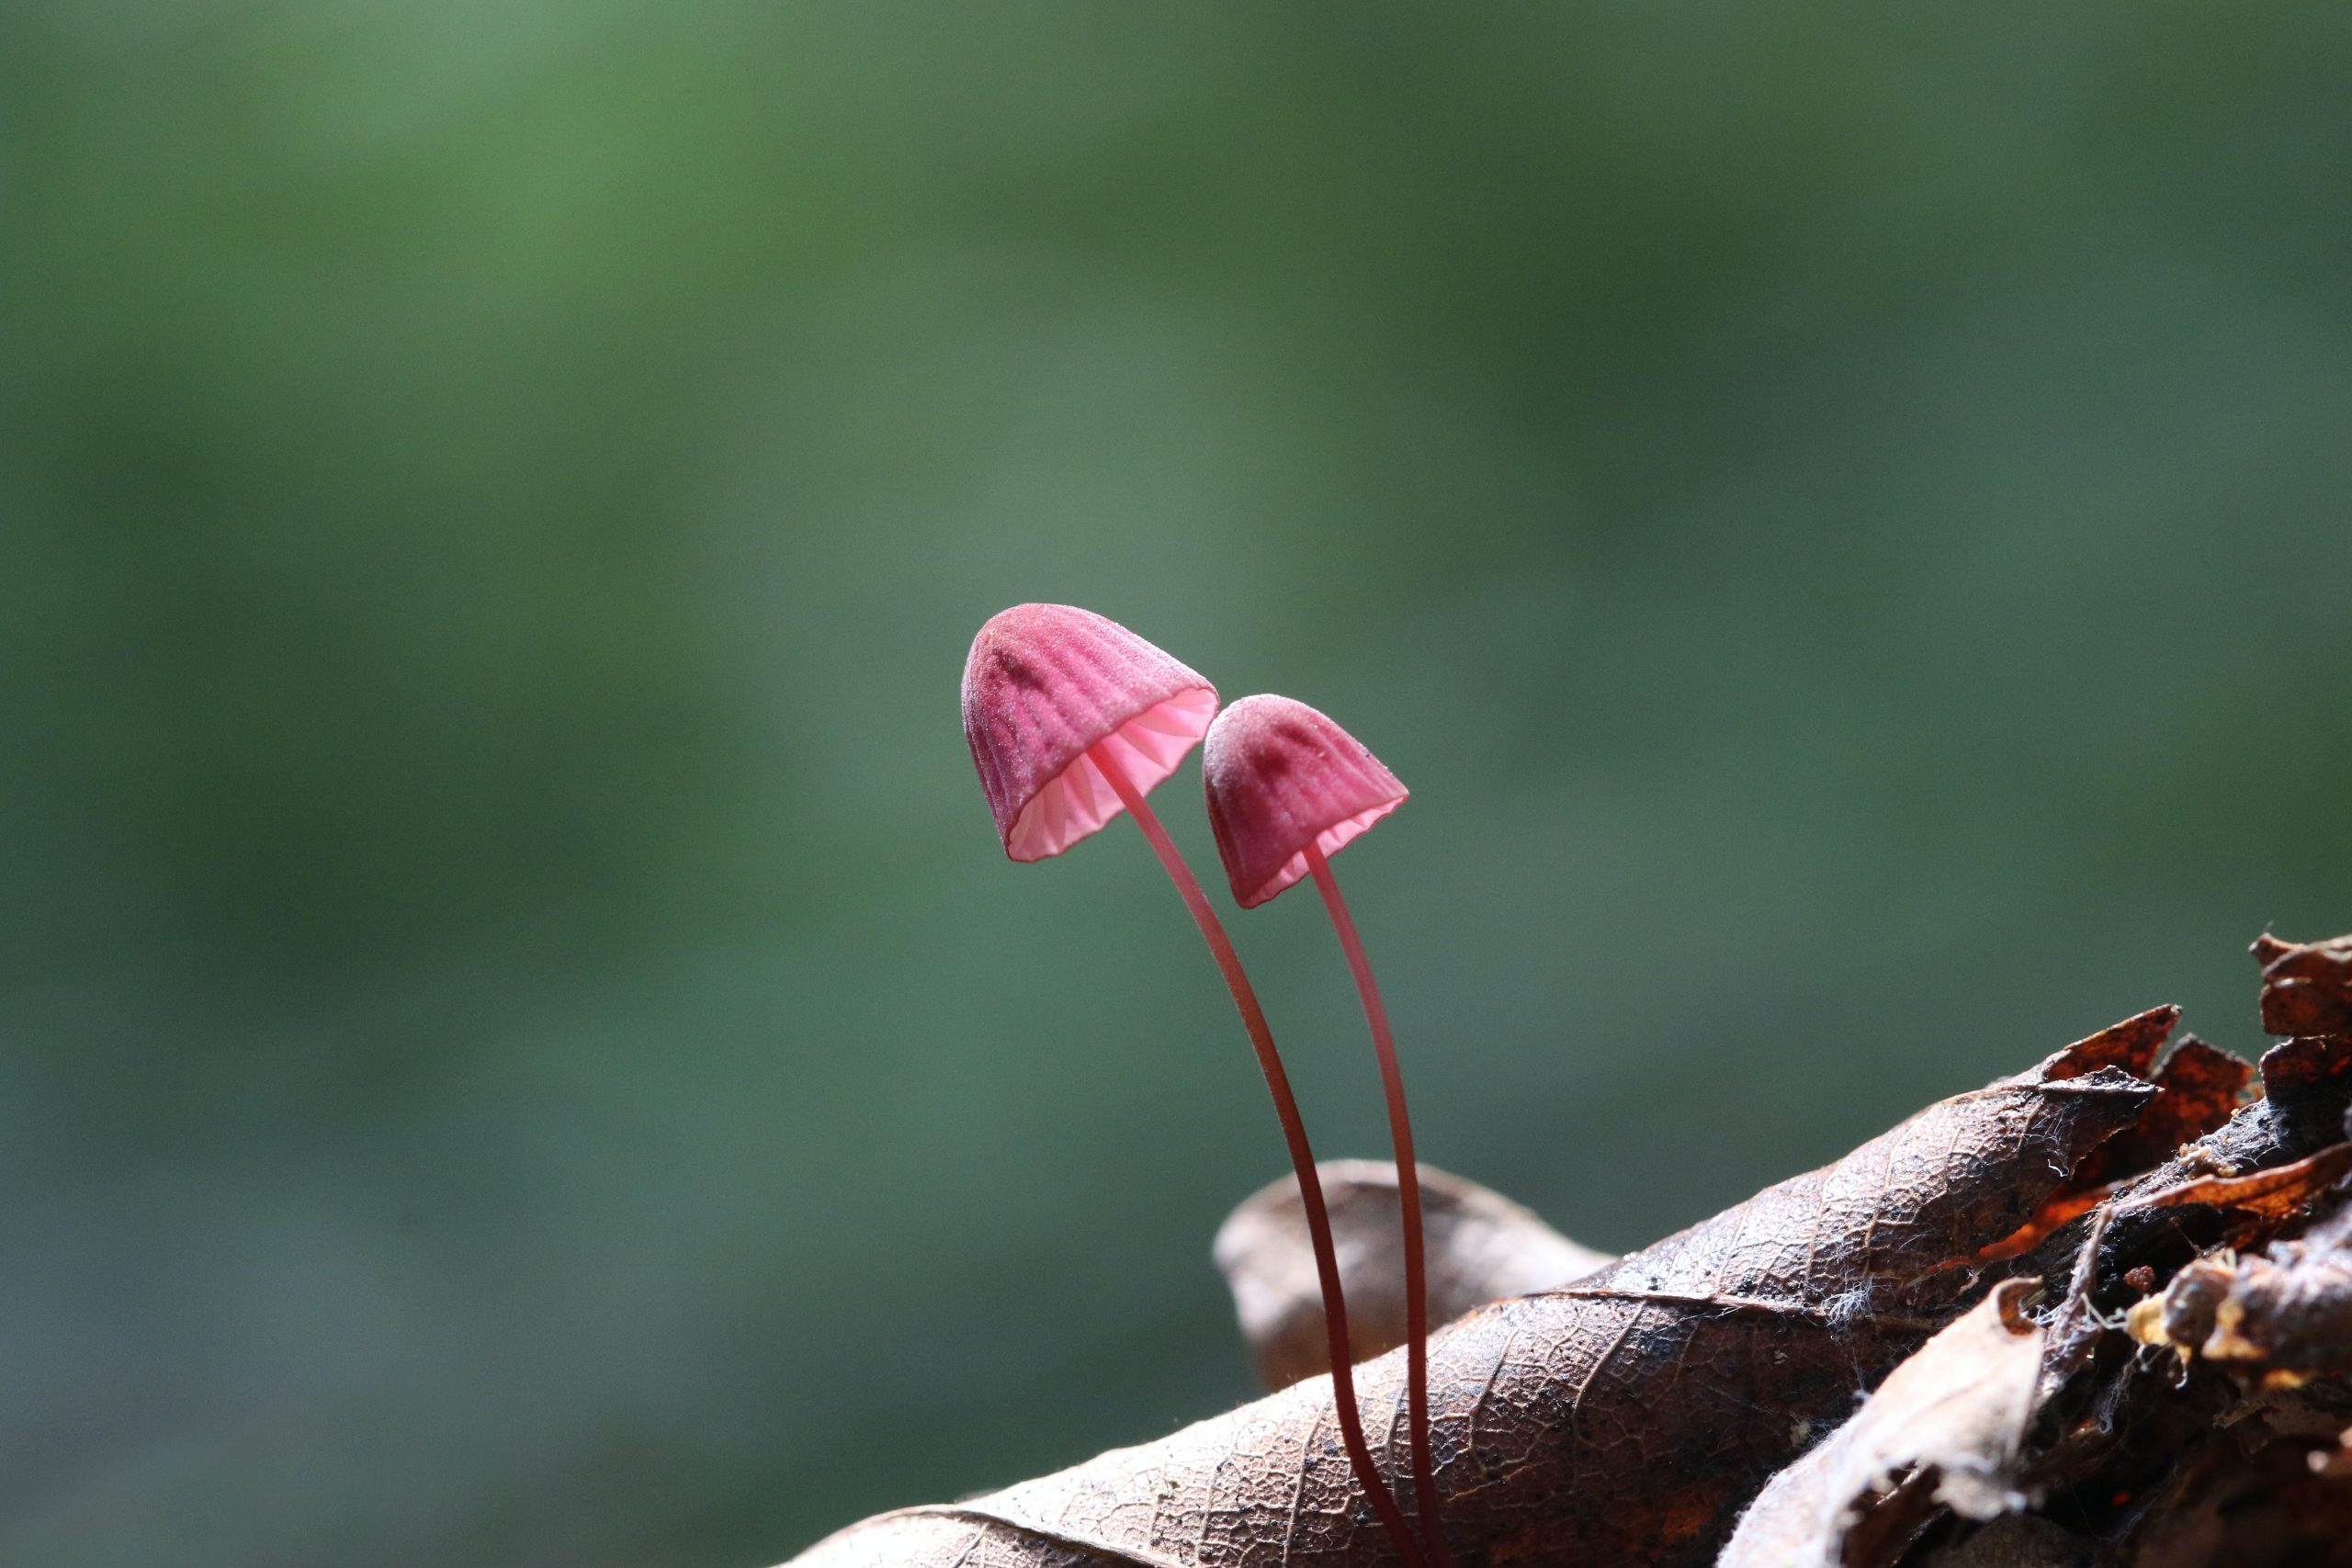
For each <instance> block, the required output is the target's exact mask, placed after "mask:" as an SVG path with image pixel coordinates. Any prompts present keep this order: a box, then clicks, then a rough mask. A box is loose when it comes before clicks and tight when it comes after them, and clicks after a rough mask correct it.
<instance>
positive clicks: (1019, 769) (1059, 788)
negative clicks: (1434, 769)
mask: <svg viewBox="0 0 2352 1568" xmlns="http://www.w3.org/2000/svg"><path fill="white" fill-rule="evenodd" d="M1215 715H1216V687H1214V686H1212V685H1210V684H1209V683H1208V682H1207V681H1205V680H1204V679H1202V677H1201V676H1199V675H1197V674H1195V673H1194V672H1193V671H1192V670H1190V669H1188V668H1187V667H1185V666H1184V665H1182V664H1181V663H1179V662H1177V660H1174V659H1172V658H1170V657H1169V656H1168V655H1167V654H1166V653H1163V652H1161V651H1160V650H1159V649H1157V648H1155V647H1153V646H1152V645H1151V644H1150V643H1148V642H1146V641H1145V640H1144V639H1143V638H1141V637H1137V636H1136V634H1135V633H1133V632H1131V631H1129V630H1127V628H1126V627H1125V626H1120V625H1119V624H1118V623H1117V622H1115V621H1112V620H1107V619H1105V618H1104V617H1103V616H1101V615H1095V614H1094V613H1093V612H1092V611H1090V610H1080V609H1077V608H1075V607H1073V606H1071V605H1068V604H1016V605H1014V606H1013V607H1012V609H1010V610H1006V611H1003V612H1001V613H1000V614H998V615H994V616H991V617H990V618H989V622H988V624H987V625H985V626H981V627H980V630H979V635H978V636H977V637H974V638H973V639H972V651H971V654H970V656H969V657H968V658H967V660H965V663H964V739H965V740H966V741H967V743H968V744H969V745H970V747H971V749H972V765H973V767H974V768H975V769H977V770H978V773H979V775H980V788H981V791H982V792H983V793H984V794H985V795H987V796H988V801H989V813H990V814H991V815H992V816H993V817H994V818H996V827H997V833H998V836H999V837H1000V838H1001V839H1002V840H1003V841H1004V852H1005V853H1006V854H1007V855H1008V856H1010V857H1011V858H1012V859H1013V860H1016V861H1039V860H1046V859H1048V858H1050V857H1051V856H1054V855H1057V854H1060V853H1061V852H1063V851H1064V850H1067V849H1069V847H1070V846H1071V845H1073V844H1075V843H1077V842H1079V841H1080V840H1082V839H1086V838H1088V837H1090V836H1091V835H1092V834H1094V833H1096V832H1098V831H1100V830H1101V829H1103V826H1104V825H1105V824H1107V823H1108V822H1109V821H1110V820H1111V819H1112V818H1114V817H1116V816H1117V815H1119V813H1120V812H1121V811H1125V812H1126V813H1127V815H1129V816H1131V817H1133V818H1135V819H1136V827H1137V828H1139V829H1142V830H1143V836H1144V838H1145V839H1146V840H1148V842H1149V843H1150V845H1151V848H1152V851H1153V852H1154V853H1155V854H1157V855H1158V856H1159V863H1160V865H1161V866H1162V867H1163V868H1164V869H1165V870H1166V871H1167V873H1168V877H1169V880H1170V881H1171V882H1173V883H1175V885H1176V891H1177V893H1178V894H1179V895H1180V896H1181V897H1182V898H1183V900H1184V907H1185V908H1187V909H1188V910H1190V911H1191V913H1192V916H1193V923H1194V924H1196V925H1197V926H1199V927H1200V930H1201V935H1202V937H1203V938H1204V940H1206V942H1208V944H1209V953H1210V954H1211V955H1212V956H1213V957H1214V958H1216V965H1217V970H1218V972H1219V973H1220V974H1222V975H1223V976H1225V983H1226V987H1227V989H1228V990H1230V991H1231V992H1232V993H1233V1005H1234V1007H1235V1008H1236V1009H1237V1010H1238V1011H1239V1012H1240V1014H1241V1023H1242V1027H1243V1028H1244V1029H1245V1030H1247V1031H1248V1032H1249V1035H1250V1045H1251V1047H1252V1048H1253V1049H1254V1050H1255V1051H1256V1053H1257V1056H1258V1066H1259V1070H1260V1071H1261V1072H1262V1073H1263V1074H1264V1075H1265V1078H1266V1088H1267V1089H1268V1090H1269V1091H1270V1092H1271V1093H1272V1096H1273V1100H1274V1113H1275V1115H1276V1116H1277V1117H1279V1118H1280V1119H1281V1122H1282V1126H1283V1142H1284V1143H1285V1144H1286V1145H1288V1147H1289V1150H1290V1158H1291V1166H1292V1168H1293V1170H1294V1171H1295V1173H1296V1175H1297V1178H1298V1184H1299V1191H1300V1196H1301V1198H1302V1199H1303V1200H1304V1201H1305V1204H1306V1219H1307V1232H1308V1235H1309V1238H1310V1240H1311V1241H1312V1243H1313V1246H1314V1250H1315V1269H1316V1277H1317V1280H1318V1281H1319V1282H1320V1284H1321V1287H1322V1292H1323V1319H1324V1328H1325V1337H1326V1338H1327V1340H1328V1341H1329V1351H1330V1361H1331V1401H1332V1404H1333V1406H1334V1408H1335V1410H1336V1413H1337V1415H1338V1416H1339V1427H1340V1440H1341V1443H1342V1445H1343V1446H1344V1447H1345V1448H1346V1450H1347V1453H1348V1462H1349V1464H1350V1466H1351V1469H1352V1470H1353V1472H1354V1474H1355V1478H1356V1484H1357V1485H1358V1486H1359V1487H1361V1488H1362V1489H1363V1493H1364V1495H1365V1496H1366V1497H1367V1498H1368V1499H1369V1500H1370V1502H1371V1504H1372V1506H1373V1509H1374V1512H1375V1513H1377V1514H1378V1515H1379V1517H1380V1521H1381V1524H1382V1525H1383V1527H1385V1529H1386V1530H1387V1532H1388V1535H1389V1537H1390V1539H1391V1540H1394V1541H1395V1542H1396V1544H1397V1551H1398V1552H1400V1553H1401V1554H1402V1555H1403V1557H1404V1559H1405V1561H1406V1562H1407V1564H1408V1568H1427V1563H1426V1562H1425V1560H1424V1559H1423V1557H1422V1555H1421V1551H1420V1549H1419V1546H1418V1545H1417V1544H1416V1542H1415V1540H1414V1539H1413V1534H1412V1531H1411V1529H1410V1528H1409V1527H1408V1525H1407V1524H1406V1522H1405V1516H1404V1511H1403V1510H1402V1509H1401V1508H1399V1507H1398V1506H1397V1499H1396V1498H1395V1497H1394V1496H1393V1495H1391V1494H1390V1492H1389V1489H1388V1486H1387V1483H1386V1482H1385V1480H1384V1479H1383V1478H1382V1476H1381V1473H1380V1470H1379V1467H1378V1466H1376V1465H1375V1464H1374V1462H1373V1459H1372V1450H1371V1447H1370V1445H1369V1444H1367V1443H1366V1442H1365V1441H1364V1435H1363V1417H1362V1416H1361V1415H1360V1413H1359V1412H1358V1410H1357V1406H1356V1394H1355V1380H1354V1374H1353V1368H1352V1364H1351V1360H1350V1358H1349V1355H1348V1343H1349V1339H1348V1314H1347V1303H1346V1301H1345V1299H1344V1297H1343V1295H1342V1293H1341V1291H1340V1265H1339V1254H1338V1249H1337V1248H1336V1247H1334V1246H1333V1244H1332V1240H1331V1221H1330V1215H1329V1211H1328V1209H1327V1208H1326V1206H1325V1203H1324V1199H1323V1187H1322V1183H1321V1181H1320V1180H1319V1179H1317V1176H1316V1170H1315V1152H1314V1150H1313V1148H1312V1147H1311V1146H1309V1145H1308V1143H1307V1140H1306V1122H1305V1121H1304V1120H1303V1119H1302V1118H1301V1117H1300V1115H1299V1111H1298V1100H1297V1098H1296V1096H1295V1095H1294V1094H1293V1093H1292V1092H1291V1087H1290V1075H1289V1074H1288V1073H1286V1072H1285V1071H1284V1070H1283V1061H1282V1056H1281V1055H1280V1054H1279V1053H1278V1052H1277V1051H1276V1050H1275V1049H1274V1036H1273V1032H1272V1030H1271V1029H1269V1028H1268V1027H1267V1024H1266V1015H1265V1010H1264V1009H1262V1008H1261V1007H1260V1006H1259V1005H1258V995H1257V992H1256V991H1255V989H1253V988H1252V987H1251V986H1250V977H1249V976H1248V975H1247V974H1245V973H1244V972H1243V971H1242V967H1241V959H1240V956H1239V955H1238V953H1235V952H1234V951H1233V942H1232V941H1231V939H1229V938H1228V937H1227V935H1226V931H1225V924H1224V922H1223V921H1221V920H1219V919H1217V916H1216V909H1215V908H1212V907H1211V905H1210V903H1209V900H1208V895H1207V894H1205V893H1204V892H1203V891H1202V890H1201V884H1200V879H1199V878H1198V877H1196V876H1194V875H1193V871H1192V868H1191V867H1190V866H1189V865H1187V864H1186V863H1185V862H1184V857H1183V855H1182V853H1181V852H1179V851H1178V850H1177V848H1176V845H1175V842H1174V840H1171V839H1170V838H1169V836H1168V830H1167V829H1165V828H1163V827H1161V826H1160V823H1159V817H1158V816H1157V815H1156V814H1155V813H1154V812H1153V811H1152V809H1151V807H1150V806H1149V805H1148V804H1147V803H1146V802H1145V800H1144V796H1145V795H1147V794H1148V793H1149V792H1150V791H1151V789H1152V788H1153V787H1154V786H1155V785H1157V784H1159V783H1161V782H1162V781H1163V780H1165V779H1166V778H1167V777H1168V776H1169V774H1170V773H1174V772H1175V771H1176V769H1177V767H1178V765H1179V764H1181V763H1182V761H1183V760H1184V755H1185V753H1186V752H1188V751H1190V750H1192V749H1193V746H1194V744H1195V743H1197V742H1198V741H1199V740H1200V739H1201V737H1202V736H1203V734H1204V733H1205V732H1206V731H1207V730H1208V729H1209V727H1210V721H1211V719H1212V718H1213V717H1214V716H1215Z"/></svg>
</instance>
